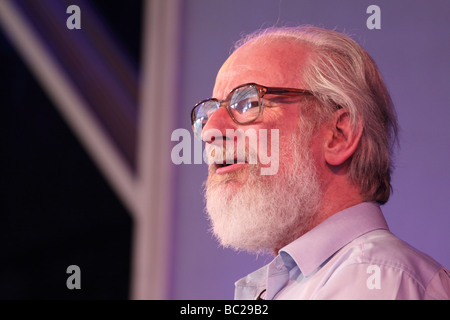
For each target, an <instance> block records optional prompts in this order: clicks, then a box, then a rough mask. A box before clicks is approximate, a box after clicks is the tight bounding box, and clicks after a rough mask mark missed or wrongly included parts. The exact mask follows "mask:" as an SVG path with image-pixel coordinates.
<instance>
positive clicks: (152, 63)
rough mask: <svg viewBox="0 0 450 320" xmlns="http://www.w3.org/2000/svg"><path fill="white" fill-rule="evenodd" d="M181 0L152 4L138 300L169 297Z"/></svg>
mask: <svg viewBox="0 0 450 320" xmlns="http://www.w3.org/2000/svg"><path fill="white" fill-rule="evenodd" d="M179 20H180V2H179V0H170V1H161V0H147V1H146V2H145V10H144V21H145V26H144V30H143V31H144V32H143V47H142V50H143V51H142V52H143V54H142V59H143V61H142V71H143V72H142V75H143V78H142V82H141V88H140V110H139V112H140V114H139V121H140V122H139V126H138V130H139V131H138V139H139V142H138V151H139V154H138V170H139V181H138V185H139V188H138V189H139V196H138V197H139V212H138V214H137V220H136V222H135V227H134V228H135V232H134V237H135V240H134V254H133V257H134V260H133V261H134V264H133V273H132V274H133V279H132V283H133V287H132V298H133V299H167V298H168V296H169V286H170V278H169V277H170V274H169V273H170V265H171V264H170V262H171V261H170V257H171V235H172V232H173V231H171V230H170V229H171V228H170V223H171V219H172V207H171V200H173V199H172V198H171V196H170V195H171V194H172V193H171V190H172V185H171V181H172V176H171V164H172V162H171V159H170V149H169V148H170V135H171V129H172V122H173V118H174V113H175V111H174V110H175V105H176V102H177V101H175V99H176V98H177V92H178V90H177V89H178V88H176V84H177V71H178V63H177V61H178V43H179Z"/></svg>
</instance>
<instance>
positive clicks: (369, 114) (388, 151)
mask: <svg viewBox="0 0 450 320" xmlns="http://www.w3.org/2000/svg"><path fill="white" fill-rule="evenodd" d="M256 39H258V41H267V42H268V43H269V42H270V41H273V40H277V39H288V40H293V41H297V42H299V43H300V44H301V45H306V46H307V47H308V48H309V49H311V52H312V54H310V55H309V58H308V62H307V63H306V66H304V69H302V73H301V77H302V80H303V83H304V85H305V86H306V88H305V89H308V90H311V91H312V92H313V93H314V96H315V97H316V98H317V99H318V101H319V102H320V104H321V108H317V110H316V112H317V113H319V114H320V113H323V111H322V110H328V111H327V112H328V113H329V114H330V113H331V112H332V110H335V107H336V105H338V106H340V107H342V108H344V109H346V110H348V113H349V115H350V117H351V120H352V125H353V127H354V128H356V126H357V124H358V123H361V124H362V126H363V132H362V136H361V140H360V142H359V145H358V147H357V149H356V151H355V153H354V154H353V156H352V158H351V161H350V164H349V168H348V179H349V180H350V181H351V182H352V183H354V184H355V185H357V186H359V188H360V193H361V195H362V196H363V199H364V201H376V202H378V203H380V204H384V203H386V202H387V201H388V199H389V196H390V193H391V184H390V181H391V170H392V167H393V164H392V160H391V158H392V153H393V146H394V145H395V144H396V143H397V141H398V139H397V133H398V124H397V117H396V113H395V109H394V106H393V103H392V100H391V97H390V95H389V92H388V90H387V88H386V85H385V83H384V81H383V79H382V77H381V74H380V72H379V70H378V68H377V66H376V64H375V62H374V61H373V59H372V58H371V57H370V56H369V54H368V53H367V52H366V51H365V50H364V49H363V48H362V47H361V46H360V45H359V44H357V43H356V42H355V41H354V40H352V39H351V38H350V37H348V36H347V35H344V34H342V33H339V32H336V31H332V30H326V29H322V28H317V27H313V26H300V27H276V28H275V27H273V28H268V29H264V30H259V31H257V32H254V33H252V34H250V35H248V36H245V37H244V38H242V39H241V40H239V41H238V42H237V43H236V45H235V50H236V49H237V48H239V47H241V46H243V45H244V44H246V43H248V42H250V41H253V40H256ZM320 118H322V117H320Z"/></svg>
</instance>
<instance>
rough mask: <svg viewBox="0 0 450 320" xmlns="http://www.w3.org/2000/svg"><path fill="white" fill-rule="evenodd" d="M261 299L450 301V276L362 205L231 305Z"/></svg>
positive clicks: (296, 245) (288, 254) (247, 283)
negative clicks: (393, 232)
mask: <svg viewBox="0 0 450 320" xmlns="http://www.w3.org/2000/svg"><path fill="white" fill-rule="evenodd" d="M264 290H265V291H264ZM261 292H263V294H261ZM260 294H261V296H262V298H264V299H267V300H271V299H450V272H449V271H448V270H447V269H445V268H444V267H442V266H441V265H440V264H439V263H437V262H436V261H435V260H433V259H432V258H430V257H429V256H427V255H425V254H424V253H422V252H420V251H418V250H416V249H414V248H412V247H411V246H409V245H408V244H406V243H405V242H403V241H401V240H400V239H398V238H397V237H395V236H394V235H393V234H392V233H391V232H390V231H389V229H388V226H387V223H386V221H385V219H384V217H383V214H382V212H381V210H380V208H379V206H378V205H377V204H375V203H372V202H364V203H361V204H358V205H356V206H353V207H350V208H347V209H345V210H343V211H340V212H338V213H336V214H334V215H333V216H331V217H330V218H328V219H327V220H325V221H324V222H322V223H321V224H319V225H318V226H316V227H315V228H314V229H312V230H310V231H309V232H307V233H306V234H304V235H303V236H301V237H300V238H298V239H297V240H295V241H294V242H292V243H290V244H288V245H287V246H285V247H284V248H282V249H281V250H280V252H279V254H278V255H277V256H276V257H275V258H274V259H273V260H272V262H270V263H269V264H268V265H266V266H264V267H263V268H261V269H259V270H257V271H255V272H253V273H251V274H249V275H248V276H246V277H245V278H242V279H240V280H239V281H237V282H236V284H235V299H256V298H257V297H258V296H259V295H260Z"/></svg>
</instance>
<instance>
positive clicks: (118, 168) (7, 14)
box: [0, 0, 137, 212]
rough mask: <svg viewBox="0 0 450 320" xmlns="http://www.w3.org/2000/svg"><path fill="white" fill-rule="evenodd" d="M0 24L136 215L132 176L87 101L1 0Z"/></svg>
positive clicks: (20, 18) (15, 12)
mask: <svg viewBox="0 0 450 320" xmlns="http://www.w3.org/2000/svg"><path fill="white" fill-rule="evenodd" d="M0 23H1V24H2V27H3V29H4V30H5V32H6V34H7V35H8V37H9V38H10V39H11V41H12V42H13V44H14V45H15V47H16V48H17V50H18V51H19V53H20V54H21V55H22V57H23V58H24V60H25V62H26V63H27V64H28V66H29V67H30V69H31V70H32V71H33V73H34V74H35V76H36V77H37V78H38V80H39V81H40V83H41V84H42V85H43V87H44V89H45V90H46V91H47V93H48V94H49V96H50V97H51V98H52V100H53V101H54V103H55V106H57V107H58V109H59V111H60V112H61V114H62V115H63V116H64V118H65V119H66V121H67V123H68V124H69V126H70V127H71V128H72V130H74V132H75V134H76V135H77V136H78V138H79V139H80V140H81V142H82V143H83V144H84V146H85V148H86V149H87V151H88V152H89V153H90V154H91V156H92V157H93V158H94V160H95V161H96V163H97V164H98V166H99V168H100V170H101V171H102V172H103V174H104V175H105V176H106V178H107V179H108V181H109V182H110V184H111V185H112V186H113V188H114V189H115V190H116V192H117V193H118V194H119V196H120V197H121V198H122V200H123V201H124V203H125V205H127V207H128V208H129V209H130V211H131V212H136V208H135V207H136V206H137V202H136V192H135V183H134V180H133V174H132V171H131V170H130V166H129V165H128V164H127V161H126V160H125V159H124V157H123V155H122V153H120V152H118V150H117V148H116V145H115V144H114V143H113V141H111V138H110V136H108V135H107V134H106V133H105V131H104V130H103V129H102V127H101V126H99V123H98V121H97V119H96V117H95V116H93V114H92V113H91V112H90V109H89V108H88V105H87V102H86V100H85V99H84V97H83V96H82V95H80V92H79V91H78V90H77V89H76V88H74V86H73V82H72V81H71V80H70V78H69V77H68V76H67V74H66V73H65V72H64V69H63V68H61V67H60V65H59V64H58V61H56V60H55V59H54V55H53V54H52V52H50V51H49V50H48V48H47V47H45V45H44V44H43V43H42V42H41V39H40V37H39V36H38V34H37V33H36V32H35V31H34V30H33V27H32V25H30V24H29V23H28V22H27V21H26V19H25V18H24V16H23V15H22V14H21V13H20V11H19V10H18V9H17V7H16V6H15V5H14V4H13V2H11V1H9V0H2V1H0Z"/></svg>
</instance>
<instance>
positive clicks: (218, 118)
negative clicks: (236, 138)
mask: <svg viewBox="0 0 450 320" xmlns="http://www.w3.org/2000/svg"><path fill="white" fill-rule="evenodd" d="M237 126H238V125H237V123H235V122H234V121H233V119H231V117H230V115H229V114H228V111H227V108H226V107H225V106H221V107H220V108H219V109H217V111H216V112H214V114H213V115H212V116H211V118H209V120H208V122H207V123H206V125H205V126H204V127H203V130H202V140H203V141H204V142H206V143H213V142H214V140H215V138H216V137H217V135H221V137H220V138H222V139H226V136H227V133H226V130H227V129H233V130H236V129H237Z"/></svg>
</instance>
